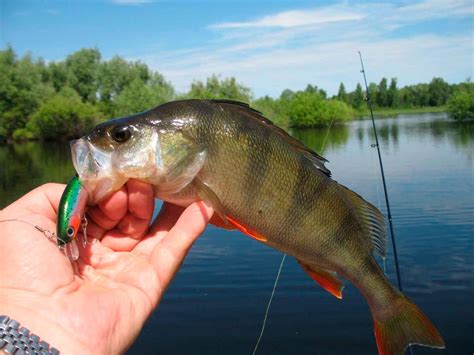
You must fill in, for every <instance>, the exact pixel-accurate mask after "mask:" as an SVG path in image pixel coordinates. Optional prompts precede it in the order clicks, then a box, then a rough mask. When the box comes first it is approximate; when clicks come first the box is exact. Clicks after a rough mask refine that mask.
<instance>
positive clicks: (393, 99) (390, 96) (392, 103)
mask: <svg viewBox="0 0 474 355" xmlns="http://www.w3.org/2000/svg"><path fill="white" fill-rule="evenodd" d="M387 106H388V107H397V106H398V89H397V78H392V80H391V81H390V87H389V88H388V91H387Z"/></svg>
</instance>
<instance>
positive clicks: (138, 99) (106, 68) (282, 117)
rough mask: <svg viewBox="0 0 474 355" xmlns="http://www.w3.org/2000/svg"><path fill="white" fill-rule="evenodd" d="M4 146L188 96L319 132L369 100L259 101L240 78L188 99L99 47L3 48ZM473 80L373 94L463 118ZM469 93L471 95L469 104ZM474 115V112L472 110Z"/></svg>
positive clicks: (76, 131)
mask: <svg viewBox="0 0 474 355" xmlns="http://www.w3.org/2000/svg"><path fill="white" fill-rule="evenodd" d="M0 76H1V78H2V80H1V81H0V140H5V139H17V140H23V139H55V140H57V139H70V138H73V137H77V136H80V135H82V134H84V133H85V132H86V131H87V130H89V129H90V128H92V127H93V126H94V125H95V124H97V123H98V122H100V121H102V120H104V119H106V118H112V117H119V116H125V115H129V114H132V113H136V112H140V111H143V110H146V109H149V108H152V107H154V106H157V105H159V104H161V103H164V102H167V101H170V100H175V99H184V98H226V99H233V100H239V101H243V102H247V103H249V104H251V105H252V106H253V107H255V108H256V109H258V110H260V111H261V112H263V113H264V115H266V116H267V117H268V118H270V119H272V120H273V121H274V122H275V123H276V124H278V125H280V126H283V127H312V126H316V125H327V124H329V123H330V122H334V121H343V120H349V119H351V118H353V117H356V116H358V115H360V114H361V113H363V111H364V107H365V102H364V100H365V95H364V91H363V90H362V87H361V86H360V84H358V85H357V86H356V88H355V90H354V91H352V92H346V89H345V87H344V84H342V83H341V85H340V87H339V92H338V94H337V95H335V96H333V97H328V96H327V94H326V92H325V91H324V90H322V89H320V88H318V87H317V86H315V85H308V86H307V87H306V88H305V90H301V91H292V90H288V89H287V90H284V91H283V92H282V93H281V95H280V96H279V97H278V98H276V99H274V98H271V97H268V96H265V97H262V98H257V99H255V98H254V97H253V95H252V92H251V90H250V89H249V88H248V87H246V86H245V85H243V84H241V83H239V82H237V80H236V79H235V78H224V79H221V78H219V77H218V76H216V75H213V76H211V77H209V78H208V79H207V80H206V82H202V81H194V82H193V83H192V84H191V88H190V90H189V91H188V92H187V93H184V94H179V93H176V91H175V89H174V88H173V85H172V84H171V83H170V82H168V81H167V80H166V79H165V78H164V77H163V75H161V74H160V73H159V72H157V71H154V70H152V69H150V68H149V67H148V66H147V65H146V64H144V63H142V62H140V61H128V60H125V59H124V58H121V57H120V56H115V57H113V58H111V59H109V60H104V59H103V58H102V56H101V53H100V51H99V50H98V49H96V48H86V49H81V50H78V51H76V52H74V53H72V54H70V55H69V56H67V57H66V58H65V59H64V60H62V61H52V62H48V63H46V62H45V61H44V60H43V59H42V58H34V57H33V56H32V55H31V54H26V55H24V56H22V57H21V58H19V57H18V56H17V55H16V53H15V51H14V50H13V48H12V47H7V48H6V49H4V50H0ZM472 90H473V85H472V83H470V82H466V83H461V84H454V85H450V84H448V83H446V82H445V81H444V80H443V79H441V78H434V79H433V80H432V81H431V82H430V83H429V84H417V85H411V86H405V87H403V88H401V89H398V88H397V82H396V79H392V80H391V82H390V85H388V82H387V79H385V78H383V79H382V80H381V82H380V83H379V84H378V85H377V84H374V83H371V84H370V86H369V95H370V96H371V98H372V101H373V102H374V103H375V105H376V107H381V108H384V107H389V108H397V107H422V106H440V105H445V104H446V103H447V102H448V99H449V98H450V97H453V98H455V99H456V100H454V101H456V102H458V104H457V106H459V107H461V108H462V109H461V110H460V112H459V113H458V116H459V117H462V118H464V117H467V116H466V113H465V111H466V110H467V112H471V113H470V114H471V115H472V112H473V111H474V110H473V108H472V107H473V106H474V105H473V103H472V97H473V96H474V95H472V94H473V92H472ZM465 92H466V93H467V99H466V95H465ZM469 110H471V111H469ZM468 115H469V113H468Z"/></svg>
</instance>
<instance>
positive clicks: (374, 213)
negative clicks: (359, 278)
mask: <svg viewBox="0 0 474 355" xmlns="http://www.w3.org/2000/svg"><path fill="white" fill-rule="evenodd" d="M339 186H340V187H341V188H342V191H343V192H344V194H345V195H346V196H347V197H348V198H349V199H350V200H351V202H352V204H353V205H354V207H355V210H356V214H357V216H358V217H359V222H360V223H361V225H362V227H363V228H364V230H365V231H366V233H367V235H370V237H371V239H372V246H373V248H374V249H375V251H376V252H377V253H378V254H379V255H381V256H382V257H385V250H386V244H387V240H386V233H385V220H384V217H383V215H382V213H381V212H380V211H379V209H378V208H377V207H375V206H374V205H372V204H371V203H369V202H367V201H366V200H364V199H363V198H362V197H361V196H359V195H358V194H356V193H355V192H354V191H352V190H350V189H348V188H347V187H345V186H343V185H341V184H339Z"/></svg>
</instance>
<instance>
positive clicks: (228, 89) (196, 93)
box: [186, 75, 252, 103]
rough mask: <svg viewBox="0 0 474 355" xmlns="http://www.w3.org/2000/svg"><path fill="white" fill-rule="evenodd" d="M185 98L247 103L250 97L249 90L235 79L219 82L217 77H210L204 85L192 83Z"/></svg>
mask: <svg viewBox="0 0 474 355" xmlns="http://www.w3.org/2000/svg"><path fill="white" fill-rule="evenodd" d="M186 97H187V98H189V99H229V100H236V101H242V102H247V103H249V102H250V100H251V98H252V95H251V92H250V89H249V88H248V87H246V86H244V85H242V84H239V83H238V82H237V80H236V79H235V78H233V77H231V78H226V79H223V80H219V77H218V76H217V75H212V76H211V77H210V78H207V81H206V84H204V83H203V82H202V81H194V82H193V83H192V84H191V90H189V92H188V93H187V94H186Z"/></svg>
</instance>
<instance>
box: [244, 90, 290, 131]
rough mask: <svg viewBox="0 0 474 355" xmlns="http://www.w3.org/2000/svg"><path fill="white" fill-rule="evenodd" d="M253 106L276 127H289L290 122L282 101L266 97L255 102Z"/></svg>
mask: <svg viewBox="0 0 474 355" xmlns="http://www.w3.org/2000/svg"><path fill="white" fill-rule="evenodd" d="M251 106H252V107H253V108H255V109H256V110H258V111H260V112H261V113H262V114H263V115H264V116H265V117H266V118H268V119H270V120H272V121H273V123H275V124H276V125H278V126H280V127H283V128H288V127H289V125H290V122H289V119H288V115H287V114H286V111H285V107H284V102H283V101H282V100H278V99H277V100H274V99H272V98H271V97H269V96H264V97H261V98H259V99H257V100H255V101H253V102H252V105H251Z"/></svg>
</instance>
